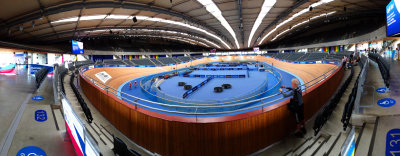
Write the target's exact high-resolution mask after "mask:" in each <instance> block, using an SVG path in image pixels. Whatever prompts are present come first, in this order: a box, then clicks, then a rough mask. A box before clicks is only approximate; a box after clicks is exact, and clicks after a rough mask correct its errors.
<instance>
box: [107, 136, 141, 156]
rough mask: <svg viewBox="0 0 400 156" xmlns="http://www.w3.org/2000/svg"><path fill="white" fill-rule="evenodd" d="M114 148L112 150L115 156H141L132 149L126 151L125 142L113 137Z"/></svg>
mask: <svg viewBox="0 0 400 156" xmlns="http://www.w3.org/2000/svg"><path fill="white" fill-rule="evenodd" d="M113 138H114V141H113V142H114V148H113V149H112V150H113V152H114V154H115V155H118V156H141V155H140V154H139V153H138V152H136V151H135V150H133V149H128V147H127V146H126V144H125V142H124V141H122V140H121V139H120V138H118V137H116V136H113Z"/></svg>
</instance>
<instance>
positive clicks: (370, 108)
mask: <svg viewBox="0 0 400 156" xmlns="http://www.w3.org/2000/svg"><path fill="white" fill-rule="evenodd" d="M389 62H390V64H391V69H390V76H391V79H390V92H388V93H377V92H376V91H375V90H374V89H377V88H382V87H384V83H383V80H382V77H381V75H380V71H379V68H376V63H374V62H372V61H370V65H369V68H368V74H367V79H366V83H365V86H367V87H366V88H367V89H366V91H364V93H363V95H362V97H361V102H360V106H361V107H362V109H361V113H362V114H363V115H369V116H372V117H376V122H375V123H367V124H366V125H365V127H358V129H359V130H358V131H356V136H359V135H361V137H360V144H359V145H358V147H357V148H356V155H373V156H375V155H385V152H386V146H387V145H386V136H387V133H388V132H389V131H390V130H391V129H400V103H399V102H400V62H399V61H389ZM382 98H392V99H394V100H396V104H395V105H393V106H391V107H380V106H379V105H377V101H378V100H379V99H382ZM356 138H357V137H356Z"/></svg>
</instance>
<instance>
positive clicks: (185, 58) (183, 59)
mask: <svg viewBox="0 0 400 156" xmlns="http://www.w3.org/2000/svg"><path fill="white" fill-rule="evenodd" d="M178 59H179V60H181V61H183V62H188V61H190V60H191V59H190V57H182V56H181V57H178Z"/></svg>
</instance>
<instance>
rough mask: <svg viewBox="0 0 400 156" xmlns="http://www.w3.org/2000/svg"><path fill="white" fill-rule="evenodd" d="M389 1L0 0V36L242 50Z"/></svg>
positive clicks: (380, 7)
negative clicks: (115, 39)
mask: <svg viewBox="0 0 400 156" xmlns="http://www.w3.org/2000/svg"><path fill="white" fill-rule="evenodd" d="M388 2H389V1H388V0H76V1H71V0H12V1H11V0H1V1H0V8H1V9H0V36H1V38H0V39H1V40H6V41H21V42H27V43H37V42H42V43H43V42H46V43H55V42H62V41H68V40H72V39H76V40H79V39H83V38H93V39H95V38H96V37H98V36H102V35H117V36H124V37H140V36H149V37H153V38H164V39H169V40H176V41H180V42H184V43H190V44H194V45H198V46H200V47H205V48H216V49H224V50H227V49H230V50H237V49H248V48H252V47H254V46H259V45H264V44H267V43H269V42H271V41H275V40H279V39H280V38H281V37H283V36H285V35H286V34H287V33H288V32H290V31H292V30H294V29H295V28H297V27H302V26H303V25H306V24H307V23H309V22H310V23H312V22H317V21H320V20H324V19H325V18H327V17H329V16H346V15H347V14H354V13H361V14H362V13H364V12H365V13H368V12H371V11H382V12H384V11H385V9H384V8H385V6H386V5H387V3H388Z"/></svg>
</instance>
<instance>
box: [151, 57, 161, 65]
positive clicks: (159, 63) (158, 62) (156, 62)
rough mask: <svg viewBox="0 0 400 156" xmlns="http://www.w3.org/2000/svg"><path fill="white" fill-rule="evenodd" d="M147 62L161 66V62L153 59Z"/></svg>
mask: <svg viewBox="0 0 400 156" xmlns="http://www.w3.org/2000/svg"><path fill="white" fill-rule="evenodd" d="M149 61H151V62H153V63H154V64H155V65H157V66H158V65H163V63H162V62H160V61H157V59H153V58H150V59H149Z"/></svg>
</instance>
